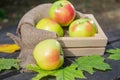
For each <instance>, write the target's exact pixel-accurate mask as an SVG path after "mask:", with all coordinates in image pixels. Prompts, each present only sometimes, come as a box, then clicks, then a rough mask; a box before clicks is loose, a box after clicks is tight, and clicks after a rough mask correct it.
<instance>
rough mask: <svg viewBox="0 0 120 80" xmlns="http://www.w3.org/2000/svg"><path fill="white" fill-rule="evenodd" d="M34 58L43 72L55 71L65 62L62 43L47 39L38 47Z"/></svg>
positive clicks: (34, 52) (35, 49) (34, 51)
mask: <svg viewBox="0 0 120 80" xmlns="http://www.w3.org/2000/svg"><path fill="white" fill-rule="evenodd" d="M33 56H34V59H35V61H36V63H37V64H38V66H39V67H40V68H41V69H43V70H55V69H58V68H59V67H61V66H62V64H63V62H64V56H63V51H62V48H61V45H60V43H59V42H58V41H57V40H55V39H46V40H43V41H41V42H40V43H38V44H37V45H36V47H35V48H34V50H33Z"/></svg>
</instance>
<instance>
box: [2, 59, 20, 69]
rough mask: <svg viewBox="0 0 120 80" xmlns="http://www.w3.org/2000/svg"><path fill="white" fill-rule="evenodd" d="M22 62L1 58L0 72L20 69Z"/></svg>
mask: <svg viewBox="0 0 120 80" xmlns="http://www.w3.org/2000/svg"><path fill="white" fill-rule="evenodd" d="M19 62H20V61H19V60H18V59H5V58H0V71H2V70H5V69H11V68H12V67H14V68H16V69H17V70H18V69H19V65H18V63H19Z"/></svg>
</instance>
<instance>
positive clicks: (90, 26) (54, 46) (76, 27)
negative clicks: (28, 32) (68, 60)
mask: <svg viewBox="0 0 120 80" xmlns="http://www.w3.org/2000/svg"><path fill="white" fill-rule="evenodd" d="M75 16H76V10H75V8H74V6H73V5H72V3H71V2H69V1H67V0H59V1H56V2H54V3H53V4H52V6H51V7H50V9H49V18H43V19H41V20H40V21H38V23H37V24H36V28H37V29H43V30H48V31H52V32H55V33H56V34H57V35H58V37H64V35H65V31H64V28H67V30H68V31H67V32H68V36H69V37H90V36H94V35H95V34H96V33H97V27H96V26H95V23H94V22H93V20H91V19H89V18H80V19H75ZM33 56H34V58H35V60H36V62H37V64H38V65H39V66H40V67H41V68H42V69H45V70H54V69H58V68H59V67H60V66H61V65H62V64H63V62H64V56H63V51H62V48H61V46H60V43H59V42H58V41H57V40H54V39H48V40H44V41H42V42H40V43H39V44H38V45H37V46H36V47H35V49H34V51H33Z"/></svg>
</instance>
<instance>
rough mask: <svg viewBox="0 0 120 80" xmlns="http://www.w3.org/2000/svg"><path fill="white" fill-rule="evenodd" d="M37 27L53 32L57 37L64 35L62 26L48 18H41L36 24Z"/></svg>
mask: <svg viewBox="0 0 120 80" xmlns="http://www.w3.org/2000/svg"><path fill="white" fill-rule="evenodd" d="M36 28H37V29H43V30H48V31H52V32H55V33H56V34H57V35H58V36H59V37H62V36H64V31H63V29H62V27H61V26H60V25H59V24H58V23H57V22H55V21H54V20H52V19H50V18H43V19H41V20H40V21H38V23H37V24H36Z"/></svg>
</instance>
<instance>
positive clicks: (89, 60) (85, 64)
mask: <svg viewBox="0 0 120 80" xmlns="http://www.w3.org/2000/svg"><path fill="white" fill-rule="evenodd" d="M27 69H29V70H32V71H35V72H37V73H38V75H37V76H36V77H34V78H33V79H32V80H39V79H42V78H44V77H47V76H55V77H56V80H75V78H85V76H84V74H83V71H87V72H89V73H90V74H93V73H94V72H95V70H94V69H98V70H103V71H105V70H107V69H111V68H110V66H109V64H107V63H105V62H104V58H103V57H101V56H100V55H94V56H84V57H79V58H78V59H76V60H75V61H73V62H72V64H71V65H69V66H67V67H62V68H60V69H57V70H53V71H46V70H42V69H40V67H39V66H37V65H36V66H32V65H28V66H27Z"/></svg>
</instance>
